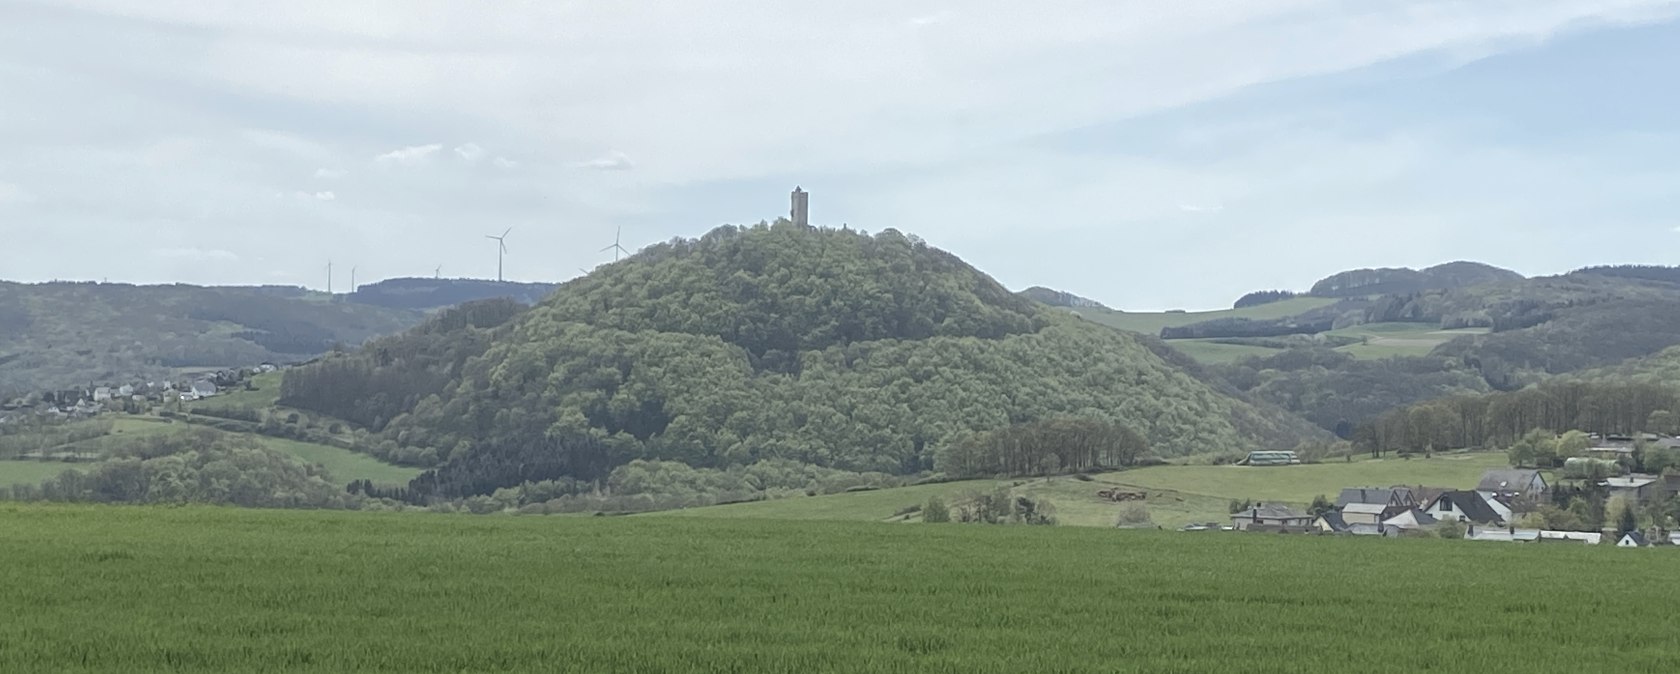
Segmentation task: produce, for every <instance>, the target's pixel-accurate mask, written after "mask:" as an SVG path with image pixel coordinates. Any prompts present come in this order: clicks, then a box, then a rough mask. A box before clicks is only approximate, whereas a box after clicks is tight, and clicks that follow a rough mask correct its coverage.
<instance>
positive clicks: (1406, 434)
mask: <svg viewBox="0 0 1680 674" xmlns="http://www.w3.org/2000/svg"><path fill="white" fill-rule="evenodd" d="M1671 409H1680V390H1676V389H1673V388H1669V387H1666V386H1660V385H1657V384H1643V383H1624V382H1599V383H1590V382H1580V381H1554V382H1547V383H1544V384H1541V385H1539V386H1534V387H1530V388H1526V389H1523V390H1521V391H1514V392H1510V393H1491V394H1486V395H1480V396H1463V397H1456V398H1448V399H1444V400H1436V401H1431V402H1428V403H1422V404H1419V405H1413V406H1410V407H1405V408H1400V409H1397V410H1394V411H1392V412H1389V413H1387V414H1384V415H1382V416H1381V417H1378V418H1376V419H1373V420H1371V421H1369V422H1366V423H1365V424H1362V425H1361V426H1360V427H1359V428H1358V429H1357V430H1356V436H1355V437H1356V440H1357V442H1358V444H1359V445H1360V446H1362V447H1364V448H1366V449H1369V450H1372V451H1402V452H1406V451H1411V452H1420V451H1423V449H1424V447H1426V446H1428V445H1434V446H1435V447H1482V446H1510V445H1511V444H1512V443H1516V442H1517V441H1518V440H1519V439H1520V438H1522V437H1523V436H1524V435H1525V434H1531V432H1532V431H1535V430H1536V429H1538V430H1541V431H1544V432H1546V433H1548V434H1551V435H1553V436H1555V435H1556V434H1561V433H1566V432H1568V431H1571V430H1575V429H1587V430H1591V431H1595V432H1600V433H1634V432H1637V431H1640V430H1642V428H1641V427H1642V426H1644V424H1645V422H1646V421H1647V420H1648V419H1649V418H1650V416H1651V413H1652V412H1654V411H1656V410H1671ZM1584 440H1585V438H1584V436H1572V437H1571V440H1570V444H1569V446H1568V447H1566V448H1565V449H1566V450H1567V451H1568V452H1578V451H1580V450H1581V449H1584V447H1583V445H1582V441H1584ZM1587 445H1590V442H1587ZM1534 450H1535V454H1534V455H1533V458H1532V461H1534V462H1536V463H1537V464H1538V465H1542V466H1551V465H1556V464H1559V463H1561V462H1562V460H1563V459H1565V458H1568V456H1569V454H1568V453H1560V451H1559V448H1558V446H1557V443H1556V442H1548V443H1545V445H1544V446H1537V447H1535V448H1534ZM1523 451H1524V452H1526V451H1527V450H1526V449H1525V450H1523ZM1517 459H1524V460H1525V462H1526V461H1527V460H1529V459H1528V456H1527V455H1526V454H1525V455H1523V456H1513V461H1516V460H1517Z"/></svg>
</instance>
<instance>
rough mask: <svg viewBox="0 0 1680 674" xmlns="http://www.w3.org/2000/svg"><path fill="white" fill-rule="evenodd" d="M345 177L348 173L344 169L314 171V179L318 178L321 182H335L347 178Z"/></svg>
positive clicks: (319, 169)
mask: <svg viewBox="0 0 1680 674" xmlns="http://www.w3.org/2000/svg"><path fill="white" fill-rule="evenodd" d="M347 175H350V172H349V171H346V170H344V169H341V168H318V169H315V177H316V178H319V179H321V180H337V179H339V178H343V177H344V176H347Z"/></svg>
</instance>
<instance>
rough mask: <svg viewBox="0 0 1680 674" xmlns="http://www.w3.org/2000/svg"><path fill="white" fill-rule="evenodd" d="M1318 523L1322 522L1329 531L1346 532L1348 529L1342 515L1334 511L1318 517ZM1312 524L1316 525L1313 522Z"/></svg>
mask: <svg viewBox="0 0 1680 674" xmlns="http://www.w3.org/2000/svg"><path fill="white" fill-rule="evenodd" d="M1318 521H1322V522H1324V524H1325V526H1328V527H1330V530H1331V531H1338V532H1339V531H1347V528H1348V524H1347V520H1344V519H1342V514H1341V513H1339V512H1336V511H1334V510H1332V511H1329V512H1327V513H1324V514H1323V515H1319V516H1318ZM1314 524H1317V522H1314Z"/></svg>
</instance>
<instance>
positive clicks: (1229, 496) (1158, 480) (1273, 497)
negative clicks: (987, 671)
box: [646, 452, 1508, 528]
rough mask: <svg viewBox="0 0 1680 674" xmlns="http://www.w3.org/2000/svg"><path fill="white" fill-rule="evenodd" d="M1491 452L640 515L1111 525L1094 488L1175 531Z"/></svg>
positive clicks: (1448, 482) (915, 490)
mask: <svg viewBox="0 0 1680 674" xmlns="http://www.w3.org/2000/svg"><path fill="white" fill-rule="evenodd" d="M1507 465H1508V464H1507V460H1506V456H1505V455H1504V454H1503V453H1499V452H1474V453H1457V454H1437V455H1435V456H1434V457H1433V458H1429V459H1425V458H1421V457H1419V458H1414V459H1410V460H1407V459H1399V458H1384V459H1367V458H1359V459H1356V460H1354V461H1351V462H1342V461H1329V462H1326V463H1320V464H1311V465H1300V466H1270V467H1247V466H1181V465H1173V466H1153V467H1149V468H1138V469H1133V470H1126V471H1118V472H1112V473H1102V474H1098V475H1093V476H1090V480H1089V481H1087V480H1081V479H1077V478H1073V477H1052V478H1039V479H1026V478H1022V479H1017V480H1009V481H1003V482H995V481H992V480H967V481H962V482H948V483H943V484H929V485H918V486H914V487H901V488H897V489H881V490H877V491H866V492H853V493H846V494H832V495H827V496H812V497H803V498H788V499H775V500H770V501H756V502H752V503H736V504H730V505H721V506H711V507H706V508H690V509H687V510H676V511H667V512H660V513H649V514H648V515H646V516H648V517H700V518H726V519H742V518H763V519H793V520H824V519H826V520H857V521H897V520H905V521H915V520H916V519H917V517H916V516H915V515H914V514H913V513H908V512H907V511H908V510H909V509H910V508H911V507H913V506H918V505H921V504H923V503H926V502H927V499H928V497H930V496H939V497H940V498H941V499H944V500H945V502H946V503H947V504H954V503H956V502H959V501H961V500H962V499H963V498H964V496H965V494H968V493H970V492H974V491H977V490H988V489H993V488H996V487H998V486H1003V487H1008V488H1010V489H1011V491H1012V492H1013V493H1015V494H1019V495H1025V496H1031V497H1034V498H1037V499H1042V500H1045V501H1048V502H1049V503H1050V504H1051V505H1053V506H1054V507H1055V509H1056V518H1057V521H1058V523H1060V524H1063V525H1070V526H1088V527H1111V526H1114V523H1115V521H1116V519H1117V518H1118V516H1119V514H1120V510H1121V508H1122V506H1121V505H1120V504H1117V503H1114V502H1112V501H1107V500H1104V499H1101V498H1098V496H1097V492H1098V491H1100V490H1103V489H1122V490H1127V491H1133V492H1141V493H1145V494H1146V495H1147V499H1146V500H1145V501H1144V504H1145V505H1146V506H1147V507H1148V508H1149V511H1150V514H1151V515H1152V516H1153V519H1154V521H1155V523H1156V524H1159V525H1161V526H1164V527H1169V528H1171V527H1178V526H1182V525H1185V524H1189V523H1192V522H1226V521H1228V520H1229V515H1228V507H1227V506H1228V505H1229V504H1230V502H1231V500H1233V499H1236V500H1256V501H1262V502H1278V503H1289V504H1293V505H1296V506H1297V507H1299V506H1305V505H1306V504H1308V503H1310V502H1311V501H1312V499H1313V497H1314V496H1318V495H1324V496H1326V497H1329V498H1331V499H1334V498H1336V494H1338V493H1340V492H1341V490H1342V488H1343V487H1389V486H1393V485H1413V486H1416V485H1424V486H1431V487H1453V488H1459V489H1471V488H1474V487H1475V486H1476V482H1477V481H1478V480H1480V479H1481V476H1482V473H1483V472H1484V471H1486V470H1488V469H1491V468H1504V467H1506V466H1507Z"/></svg>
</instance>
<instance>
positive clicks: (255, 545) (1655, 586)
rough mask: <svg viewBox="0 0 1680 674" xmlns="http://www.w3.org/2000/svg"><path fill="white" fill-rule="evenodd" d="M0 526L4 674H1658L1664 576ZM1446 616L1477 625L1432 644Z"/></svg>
mask: <svg viewBox="0 0 1680 674" xmlns="http://www.w3.org/2000/svg"><path fill="white" fill-rule="evenodd" d="M0 510H3V512H0V516H3V517H4V521H5V524H6V526H4V527H0V545H3V546H4V548H3V549H4V550H6V553H5V554H6V559H7V562H8V564H6V565H5V566H4V568H3V569H0V603H3V604H4V605H5V606H6V607H7V608H8V609H9V611H10V613H9V615H8V619H7V620H4V621H0V642H3V643H5V644H6V647H5V648H4V649H0V671H6V672H165V671H169V672H175V671H197V672H222V673H226V674H246V673H254V672H305V671H308V672H368V673H371V674H391V673H396V672H404V673H414V674H442V673H444V672H535V671H556V672H591V673H600V674H620V673H629V672H653V671H659V672H736V673H739V674H759V673H769V672H801V673H805V674H833V673H840V672H844V673H847V674H884V673H889V672H890V673H895V674H896V673H900V672H969V673H973V674H1005V673H1020V672H1061V673H1065V674H1090V673H1095V672H1115V671H1148V672H1215V671H1288V672H1299V673H1301V674H1321V673H1331V672H1347V671H1370V672H1390V671H1436V670H1443V669H1445V670H1450V671H1522V672H1539V673H1550V672H1573V671H1580V670H1581V669H1582V668H1583V664H1582V663H1592V662H1601V663H1612V662H1613V663H1615V664H1616V665H1617V666H1618V667H1620V668H1623V669H1627V670H1629V671H1647V672H1662V671H1675V670H1676V669H1680V655H1677V654H1676V653H1675V652H1674V650H1673V649H1670V648H1666V647H1663V646H1662V644H1666V643H1668V640H1669V639H1671V632H1672V628H1671V624H1672V623H1671V621H1669V620H1668V613H1669V609H1668V607H1669V606H1672V605H1673V604H1674V603H1675V602H1676V601H1680V589H1677V588H1675V587H1673V586H1672V585H1670V584H1666V583H1661V582H1652V581H1651V579H1652V578H1660V577H1663V576H1664V574H1665V573H1669V572H1670V571H1671V567H1672V563H1673V562H1672V560H1669V559H1666V558H1664V557H1662V556H1659V555H1630V554H1626V553H1624V552H1621V551H1616V550H1609V549H1603V548H1594V547H1589V546H1576V545H1551V546H1542V548H1543V549H1539V550H1535V549H1527V548H1519V547H1518V546H1508V545H1507V546H1499V545H1472V544H1469V543H1463V542H1455V541H1406V542H1404V544H1395V543H1394V542H1392V541H1381V540H1367V539H1352V540H1349V539H1327V538H1317V537H1305V536H1239V535H1234V534H1233V535H1229V536H1220V535H1208V536H1193V535H1185V534H1178V533H1169V532H1155V531H1114V530H1111V529H1070V528H1064V527H1055V528H1050V527H961V526H947V527H902V526H881V525H869V524H851V523H834V522H774V521H747V520H741V521H699V520H666V519H658V518H641V517H628V518H543V519H539V518H520V517H491V518H480V519H466V518H461V517H424V516H401V515H390V514H377V513H374V514H370V513H350V512H325V511H317V512H304V511H285V512H274V511H251V510H239V509H222V508H198V507H188V508H167V509H163V508H109V507H101V508H92V507H62V506H58V507H37V506H22V507H17V506H4V505H0ZM1428 568H1441V569H1452V570H1453V573H1454V574H1455V575H1454V577H1455V578H1456V579H1458V580H1459V581H1460V582H1455V583H1443V582H1442V581H1441V577H1440V575H1439V574H1428V573H1418V570H1419V569H1428ZM1117 569H1123V570H1124V573H1123V576H1122V577H1118V578H1116V577H1115V573H1116V571H1115V570H1117ZM1583 569H1592V570H1593V572H1594V573H1593V575H1592V582H1582V580H1581V579H1582V573H1583ZM1372 577H1380V578H1383V579H1385V580H1384V588H1385V590H1384V592H1385V593H1387V594H1388V595H1390V596H1392V597H1395V598H1396V599H1395V600H1393V601H1388V602H1385V603H1384V608H1383V610H1373V609H1372V602H1371V600H1370V593H1371V589H1370V584H1369V582H1367V581H1368V579H1369V578H1372ZM1536 588H1543V591H1536ZM182 607H191V610H183V608H182ZM556 607H588V610H557V609H556ZM1489 607H1496V608H1495V609H1494V610H1489ZM1580 614H1590V615H1614V616H1617V619H1616V620H1609V621H1570V622H1569V623H1568V625H1569V627H1568V628H1567V629H1563V628H1558V627H1556V626H1555V625H1554V624H1553V622H1552V618H1554V617H1557V616H1570V615H1580ZM1457 615H1476V616H1478V618H1477V619H1475V620H1459V621H1454V622H1452V623H1451V624H1450V625H1447V624H1444V622H1443V618H1442V617H1443V616H1457ZM369 616H378V617H379V619H370V618H369ZM94 625H97V626H98V628H97V629H94V628H92V627H90V626H94ZM1264 625H1286V626H1288V629H1289V630H1292V631H1295V632H1298V633H1300V634H1311V635H1342V636H1337V637H1333V638H1317V639H1315V640H1314V642H1313V645H1312V647H1311V648H1304V647H1302V646H1301V643H1300V642H1299V641H1295V640H1288V639H1280V638H1278V636H1277V634H1275V633H1272V632H1270V631H1263V632H1264V633H1256V631H1255V630H1256V629H1257V628H1256V626H1264ZM265 626H266V627H265ZM1397 626H1398V627H1402V628H1404V629H1396V627H1397ZM1420 635H1423V636H1422V637H1420ZM1447 635H1450V638H1446V636H1447ZM1435 636H1442V637H1443V638H1434V637H1435ZM1209 644H1223V645H1224V646H1225V647H1223V648H1222V647H1210V646H1209ZM1234 652H1235V653H1240V655H1241V660H1240V661H1238V662H1233V660H1232V653H1234Z"/></svg>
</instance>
